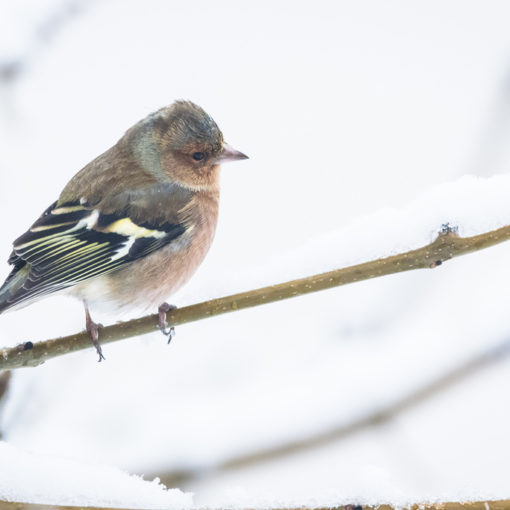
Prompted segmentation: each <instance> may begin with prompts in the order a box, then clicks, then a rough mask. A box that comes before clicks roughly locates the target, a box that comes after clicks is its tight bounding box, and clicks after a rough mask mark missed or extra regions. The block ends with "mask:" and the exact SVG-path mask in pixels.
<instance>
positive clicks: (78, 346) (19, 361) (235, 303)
mask: <svg viewBox="0 0 510 510" xmlns="http://www.w3.org/2000/svg"><path fill="white" fill-rule="evenodd" d="M509 239H510V225H507V226H504V227H501V228H499V229H497V230H492V231H490V232H486V233H483V234H479V235H477V236H472V237H459V236H458V235H457V231H456V229H452V228H451V227H449V226H448V225H447V224H446V225H443V227H442V229H441V231H440V232H439V235H438V236H437V238H436V240H435V241H434V242H432V243H430V244H428V245H427V246H423V247H422V248H419V249H417V250H411V251H408V252H405V253H400V254H398V255H393V256H391V257H386V258H382V259H377V260H374V261H371V262H365V263H363V264H357V265H354V266H349V267H346V268H343V269H336V270H334V271H329V272H327V273H321V274H317V275H313V276H308V277H306V278H300V279H298V280H292V281H289V282H285V283H280V284H278V285H271V286H269V287H263V288H260V289H255V290H251V291H247V292H241V293H239V294H233V295H231V296H227V297H222V298H217V299H212V300H210V301H204V302H202V303H197V304H194V305H190V306H185V307H183V308H177V309H175V310H171V311H169V312H168V313H167V321H168V323H169V324H171V325H173V326H179V325H180V324H185V323H187V322H193V321H198V320H201V319H207V318H209V317H214V316H215V315H221V314H224V313H228V312H235V311H238V310H242V309H244V308H251V307H253V306H259V305H264V304H267V303H272V302H273V301H279V300H282V299H287V298H291V297H296V296H301V295H303V294H308V293H310V292H317V291H319V290H325V289H330V288H332V287H338V286H340V285H346V284H348V283H354V282H358V281H362V280H368V279H371V278H377V277H380V276H385V275H389V274H395V273H401V272H403V271H411V270H413V269H424V268H434V267H437V266H439V265H441V264H442V263H443V262H445V261H446V260H449V259H451V258H453V257H458V256H460V255H466V254H467V253H471V252H473V251H478V250H482V249H484V248H488V247H490V246H493V245H495V244H498V243H501V242H503V241H507V240H509ZM157 329H158V316H157V315H156V314H154V315H148V316H146V317H142V318H140V319H134V320H131V321H129V322H120V323H118V324H115V325H112V326H108V327H105V328H102V329H101V330H100V342H101V344H103V345H104V344H107V343H110V342H115V341H117V340H123V339H125V338H130V337H133V336H138V335H144V334H147V333H152V332H154V331H156V330H157ZM89 347H91V342H90V337H89V335H88V333H86V332H82V333H77V334H75V335H69V336H65V337H60V338H55V339H51V340H45V341H42V342H37V343H35V344H33V343H32V342H25V343H23V344H20V345H18V346H15V347H6V348H4V349H0V370H7V369H13V368H20V367H26V366H37V365H40V364H41V363H43V362H44V361H46V360H48V359H51V358H55V357H57V356H61V355H63V354H68V353H71V352H75V351H79V350H82V349H87V348H89Z"/></svg>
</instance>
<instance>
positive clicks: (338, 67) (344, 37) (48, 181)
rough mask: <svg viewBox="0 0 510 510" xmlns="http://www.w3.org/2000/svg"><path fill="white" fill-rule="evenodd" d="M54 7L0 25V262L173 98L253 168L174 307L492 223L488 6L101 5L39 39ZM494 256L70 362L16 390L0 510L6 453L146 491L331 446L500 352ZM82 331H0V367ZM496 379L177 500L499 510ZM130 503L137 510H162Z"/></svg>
mask: <svg viewBox="0 0 510 510" xmlns="http://www.w3.org/2000/svg"><path fill="white" fill-rule="evenodd" d="M68 3H69V2H66V1H64V0H46V1H45V2H35V1H33V2H29V1H23V2H17V3H16V6H12V7H11V6H9V7H8V6H4V10H5V11H6V12H7V15H2V16H1V17H0V18H1V21H0V23H4V24H5V27H1V26H0V34H1V39H0V69H1V68H2V67H1V65H2V62H4V63H5V62H16V61H17V60H19V59H21V61H22V62H23V65H22V66H19V69H20V70H19V74H15V75H14V76H13V77H11V78H10V79H4V80H3V81H1V82H0V212H2V214H3V217H4V221H3V222H2V234H3V235H2V236H1V239H0V254H1V253H4V256H5V258H7V256H8V254H9V250H10V244H11V241H12V239H14V238H15V237H16V236H17V235H19V234H20V233H21V232H22V231H23V230H24V229H26V227H27V226H29V225H30V223H31V222H32V221H33V220H34V219H35V218H36V216H37V215H38V214H39V213H40V212H41V211H42V210H44V209H45V208H46V207H47V206H48V205H49V204H50V203H51V202H52V201H53V200H54V199H55V198H56V195H57V193H58V192H59V190H60V189H61V187H62V186H63V185H64V184H65V182H66V181H67V180H68V179H69V178H70V177H71V175H72V174H73V173H74V172H75V171H77V170H78V169H79V168H81V167H82V166H83V165H84V164H86V163H87V162H88V161H89V160H90V159H92V158H93V157H95V156H96V155H97V154H99V153H100V152H101V151H103V150H104V149H106V148H107V147H109V146H110V145H111V144H113V143H114V142H115V141H116V140H117V139H118V138H119V137H120V136H121V134H122V133H123V132H124V131H125V130H126V129H127V128H128V127H129V126H130V125H131V124H132V123H134V122H135V121H137V120H138V119H139V118H141V117H142V116H144V115H146V114H147V113H149V112H150V111H152V110H154V109H156V108H159V107H160V106H162V105H165V104H168V103H170V102H172V101H173V100H174V99H176V98H188V99H191V100H193V101H195V102H197V103H198V104H200V105H202V106H203V107H204V108H205V109H206V110H207V111H208V112H209V113H211V115H212V116H213V117H214V118H215V120H216V121H217V122H218V124H219V125H220V127H221V128H222V130H223V132H224V135H225V138H226V139H227V140H228V142H229V143H231V144H232V145H233V146H235V147H236V148H238V149H240V150H242V151H243V152H246V153H247V154H248V155H249V156H250V160H248V161H246V162H242V163H238V164H235V165H229V166H228V167H226V168H225V170H224V172H223V179H222V183H223V196H222V207H221V217H220V224H219V228H218V234H217V238H216V240H215V243H214V246H213V249H212V251H211V253H210V256H209V257H208V259H207V261H206V263H205V264H204V265H203V267H202V268H201V269H200V270H199V272H198V273H197V275H196V277H195V278H194V280H193V281H192V282H191V283H190V285H189V287H188V288H186V289H184V290H183V291H182V292H181V293H180V295H178V296H175V298H174V299H173V301H174V302H175V304H177V305H182V304H185V303H189V302H193V301H195V300H198V299H201V298H204V297H210V296H218V295H222V294H223V293H226V292H230V291H234V290H247V289H249V288H252V287H253V286H258V285H263V284H266V283H272V282H279V281H283V280H285V279H286V278H287V277H292V276H295V275H298V274H307V273H308V272H314V271H316V270H317V271H320V270H324V269H327V268H332V267H336V266H337V264H338V267H341V266H343V265H346V264H351V263H356V262H358V261H361V260H369V259H370V258H371V257H373V256H380V255H385V254H388V253H396V252H398V251H401V250H405V249H408V248H412V247H416V246H419V245H420V244H424V243H426V242H428V241H430V240H431V239H432V238H433V236H434V233H435V231H436V229H437V228H439V227H440V225H441V223H443V222H445V221H449V222H451V223H452V224H457V225H459V227H460V229H461V233H462V234H463V235H471V234H474V233H477V232H481V231H484V230H486V229H489V228H493V227H494V226H499V225H502V224H506V223H508V222H509V220H510V207H509V206H508V205H507V200H506V197H507V196H509V192H510V178H509V177H508V176H507V175H505V173H506V172H507V170H508V168H510V144H509V143H508V142H507V141H506V140H508V136H509V134H510V100H509V98H510V96H509V93H508V80H507V79H508V76H509V74H510V67H509V56H510V33H509V31H508V27H507V20H508V17H509V15H510V7H509V5H508V4H507V3H506V2H503V1H501V2H497V1H491V2H484V3H483V4H482V3H480V2H461V1H446V2H445V1H441V2H439V1H431V2H427V3H419V2H407V1H391V2H376V1H368V0H367V1H358V2H354V1H353V2H347V1H344V2H333V1H330V2H326V1H319V2H315V3H314V4H313V6H311V5H310V4H307V3H304V2H293V3H292V4H291V3H287V2H277V3H274V2H272V3H270V2H257V3H253V4H250V5H243V4H242V3H239V2H227V1H220V2H211V3H208V2H195V3H184V4H183V3H182V2H181V3H176V2H163V1H161V2H158V1H156V0H146V1H145V2H143V4H141V3H139V2H134V1H128V2H121V1H118V0H117V1H106V0H105V1H96V2H88V3H87V2H81V3H80V2H75V4H76V5H77V6H81V8H80V9H78V11H77V12H76V13H74V14H72V13H71V14H70V15H66V16H63V17H62V18H59V16H58V15H57V14H58V13H59V12H61V9H62V6H64V5H68ZM55 13H57V14H55ZM48 18H51V19H60V20H61V21H60V22H59V23H56V24H55V23H54V24H53V25H51V26H53V27H54V28H55V27H56V28H55V30H54V32H52V36H51V37H46V38H42V39H41V38H40V37H39V36H38V35H37V34H39V33H40V32H41V30H40V29H38V28H37V27H41V26H44V23H45V21H46V20H47V19H48ZM43 32H44V31H43ZM0 74H1V73H0ZM465 174H471V177H463V176H464V175H465ZM494 174H502V175H497V176H495V177H492V178H490V176H491V175H494ZM482 178H483V179H482ZM509 258H510V244H508V243H507V244H503V245H499V246H496V247H494V248H491V249H489V250H486V251H484V252H480V253H475V254H472V255H469V256H466V257H463V258H459V259H456V260H454V261H451V262H449V263H448V264H445V265H444V266H442V267H440V268H437V269H435V270H434V271H421V272H415V273H407V274H401V275H396V276H391V277H385V278H382V279H377V280H372V281H367V282H361V283H359V284H356V285H350V286H347V287H342V288H338V289H334V290H330V291H326V292H323V293H320V294H315V295H310V296H307V297H302V298H299V299H295V300H290V301H287V302H282V303H277V304H272V305H267V306H264V307H261V308H258V309H252V310H247V311H244V312H240V313H235V314H229V315H228V316H224V317H217V318H215V319H211V320H208V321H202V322H199V323H194V324H189V325H186V326H182V327H180V328H178V331H177V337H176V339H175V340H174V342H173V343H172V344H171V346H170V347H168V346H167V345H166V344H165V342H164V339H163V338H162V337H160V335H148V336H145V337H143V338H140V339H132V340H129V341H125V342H121V343H118V344H116V345H108V346H106V347H105V355H106V357H107V361H106V362H105V363H101V364H98V363H96V357H95V354H94V353H93V351H92V349H91V350H90V351H86V352H81V353H77V354H73V355H70V356H66V357H63V358H60V359H57V360H54V361H51V362H48V363H46V364H45V365H43V366H41V367H38V368H36V369H24V370H19V371H16V372H15V374H14V377H13V381H12V386H11V388H10V392H9V396H8V400H7V402H6V404H5V407H4V409H3V414H2V415H1V422H0V425H1V430H2V432H3V434H4V437H3V439H4V440H5V441H6V442H7V444H6V445H4V444H2V445H0V446H1V447H0V489H1V488H2V487H5V486H6V485H5V480H7V476H8V475H9V473H11V474H12V468H11V467H10V464H9V463H7V462H6V459H7V458H8V455H12V456H16V457H17V458H18V457H19V458H23V459H28V460H26V462H27V465H32V463H33V464H34V465H37V464H38V463H39V462H40V461H39V460H33V461H32V460H30V459H32V458H33V459H41V458H42V459H46V458H47V457H46V456H50V457H51V458H58V459H60V460H59V461H58V462H69V463H75V464H73V465H79V466H83V465H86V466H87V465H95V466H96V465H97V466H104V465H108V466H116V467H117V468H119V469H122V470H124V471H127V472H130V473H137V474H140V475H141V474H150V475H154V474H161V475H163V474H164V473H167V472H170V471H173V470H179V469H195V468H196V469H199V468H201V467H204V466H210V465H214V463H216V462H220V461H222V460H225V459H228V458H230V457H231V456H233V455H239V454H241V453H242V452H251V451H254V450H257V449H259V448H265V447H268V446H270V445H277V444H281V443H283V442H285V441H286V440H288V439H290V438H299V437H308V436H310V435H313V434H314V433H316V432H320V431H322V430H324V429H327V428H329V427H332V426H335V425H336V424H339V423H348V422H350V421H351V420H352V419H354V418H355V417H357V416H359V415H360V414H363V413H365V412H369V411H370V410H371V409H374V408H375V407H379V406H381V405H384V404H385V403H387V402H390V401H392V400H393V399H395V398H398V396H399V395H403V394H406V393H407V392H408V391H410V390H412V389H413V388H418V387H419V386H420V385H421V384H423V383H425V382H426V381H429V380H431V379H433V378H434V377H435V376H437V375H439V374H441V373H443V372H444V371H446V370H448V369H449V368H450V367H454V366H456V364H457V363H458V362H460V361H461V360H463V359H466V358H467V357H469V356H471V355H473V354H475V353H477V352H480V351H482V350H483V349H484V348H486V347H488V346H490V345H492V344H495V343H497V342H499V341H501V340H502V339H504V338H505V337H506V336H508V335H509V334H510V320H509V314H508V292H507V282H508V281H510V265H509V264H508V263H507V261H508V260H509ZM7 272H8V268H7V265H5V266H4V268H3V273H2V274H1V275H0V276H4V275H6V274H7ZM101 319H102V320H104V321H105V322H114V321H115V320H116V318H104V319H103V318H101ZM81 328H83V317H82V310H81V306H80V304H79V303H75V302H73V301H70V300H68V299H66V298H60V297H58V298H51V299H48V300H46V301H43V302H41V303H40V304H36V305H33V306H31V307H30V308H27V309H25V310H21V311H19V312H15V313H12V314H7V315H5V316H2V317H1V318H0V332H1V334H2V338H3V339H4V340H3V341H2V343H3V345H12V344H15V343H17V342H19V341H22V340H28V339H30V340H35V339H42V338H50V337H53V336H56V335H61V334H66V333H71V332H75V331H76V330H78V329H81ZM509 368H510V363H509V362H501V363H499V364H495V365H494V366H493V368H491V369H490V370H485V371H483V372H481V373H479V374H478V375H476V376H473V377H472V378H471V379H469V380H468V381H466V382H464V383H462V384H459V385H457V386H455V387H453V388H451V389H449V390H448V391H445V392H444V393H442V394H441V395H440V396H438V397H437V398H435V399H433V400H430V401H428V402H427V403H426V404H423V405H421V406H420V407H417V408H415V409H413V410H411V411H408V412H406V413H404V414H401V415H399V416H397V417H396V418H395V419H393V420H392V421H390V422H389V423H386V424H385V425H384V426H380V427H374V428H372V429H370V430H368V431H364V432H363V433H360V434H357V435H354V436H352V437H351V438H349V439H346V440H345V441H338V442H335V443H333V444H330V445H328V446H327V447H323V448H317V449H314V450H312V451H306V452H303V453H301V454H298V455H295V456H292V457H289V458H286V459H282V460H279V461H274V462H271V463H266V464H262V465H259V466H256V467H253V468H246V469H243V470H238V471H236V472H229V473H223V474H222V473H219V474H210V475H208V476H204V477H202V478H197V479H195V480H193V481H190V482H187V483H186V484H185V485H184V486H181V487H180V488H181V489H182V490H184V491H186V492H188V491H191V492H193V493H194V494H195V495H194V498H193V504H194V505H198V506H216V507H218V506H226V505H230V506H233V507H248V506H249V507H255V506H264V505H265V506H284V505H285V506H287V505H306V504H331V503H336V504H339V503H342V502H353V501H355V502H372V503H378V502H387V501H391V502H395V503H403V502H409V501H424V500H438V499H450V500H451V499H455V500H459V499H463V500H465V499H469V498H481V499H495V498H508V497H510V486H509V484H508V467H507V465H508V455H509V453H510V450H509V447H508V439H507V436H508V429H509V426H510V413H509V411H508V405H507V403H508V387H509V384H510V371H509ZM9 452H10V453H9ZM13 452H18V453H13ZM30 455H33V456H34V457H28V456H30ZM25 456H27V457H25ZM9 458H10V457H9ZM12 458H14V457H12ZM62 459H63V460H62ZM41 462H42V461H41ZM65 466H66V464H64V467H62V468H61V469H63V470H65ZM34 469H35V468H34ZM68 469H71V468H68ZM77 469H81V468H77ZM84 469H85V468H84ZM98 469H99V468H98ZM101 469H103V468H101ZM104 469H106V468H104ZM108 469H109V468H108ZM112 469H113V468H112ZM84 473H85V471H84ZM34 476H35V475H34ZM51 476H54V478H57V477H58V471H57V472H56V473H55V474H54V475H53V474H52V475H51ZM88 476H89V475H88V474H84V475H83V477H84V485H83V486H81V487H82V488H80V490H77V491H76V494H75V495H76V496H78V495H79V494H81V492H80V491H82V490H83V491H85V492H86V489H84V488H86V487H87V485H86V483H85V482H86V480H87V479H89V478H88ZM91 476H92V475H91ZM115 476H117V475H115ZM118 476H119V477H120V476H121V475H120V474H119V475H118ZM50 478H51V477H50ZM90 480H92V479H90ZM90 480H89V481H90ZM123 480H125V479H123ZM135 480H137V481H136V482H133V484H135V483H139V482H140V479H135ZM2 483H3V485H2ZM119 483H120V482H119ZM126 483H129V482H126ZM140 483H141V482H140ZM145 484H147V485H150V488H147V486H146V485H145ZM143 486H144V487H145V488H144V489H143V490H147V496H146V499H145V500H144V501H145V504H146V506H148V507H149V506H152V507H154V508H156V507H158V505H159V504H160V503H157V502H155V500H151V499H150V498H159V497H161V498H166V497H167V495H165V494H166V493H164V492H163V491H162V489H161V487H159V486H157V484H152V485H151V484H150V482H145V483H144V484H143ZM133 490H136V488H135V486H134V485H133ZM140 490H142V489H141V488H140ZM149 492H150V495H149ZM0 494H3V495H4V496H5V494H6V493H5V492H3V493H2V492H0ZM26 495H27V500H30V501H35V499H32V498H31V497H30V496H31V494H29V493H28V492H27V494H26ZM110 496H111V494H110ZM110 496H105V500H104V501H107V498H108V497H110ZM179 497H182V498H184V499H182V501H181V503H177V504H182V505H184V504H190V500H189V499H188V496H187V495H183V494H181V495H180V496H179ZM162 500H163V499H162ZM162 500H161V501H162ZM98 501H99V500H97V501H96V503H94V504H99V503H98ZM116 501H120V500H116ZM130 501H132V504H136V501H141V500H136V499H133V500H128V499H123V500H122V503H120V502H119V503H118V504H119V505H122V506H129V505H130ZM76 502H77V503H78V500H76ZM105 504H106V503H105ZM168 505H170V503H168Z"/></svg>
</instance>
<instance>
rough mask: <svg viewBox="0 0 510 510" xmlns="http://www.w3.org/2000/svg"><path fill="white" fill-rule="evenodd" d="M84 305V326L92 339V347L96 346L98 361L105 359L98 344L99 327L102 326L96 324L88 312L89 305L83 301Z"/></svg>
mask: <svg viewBox="0 0 510 510" xmlns="http://www.w3.org/2000/svg"><path fill="white" fill-rule="evenodd" d="M83 304H84V305H85V327H86V329H87V331H88V333H89V335H90V339H91V340H92V343H93V344H94V347H95V348H96V351H97V353H98V354H99V359H98V361H101V360H103V359H106V358H105V357H104V356H103V351H102V350H101V346H100V345H99V328H102V327H103V326H102V325H101V324H96V323H95V322H94V321H93V320H92V317H91V316H90V313H89V307H88V306H87V304H86V303H85V302H84V303H83Z"/></svg>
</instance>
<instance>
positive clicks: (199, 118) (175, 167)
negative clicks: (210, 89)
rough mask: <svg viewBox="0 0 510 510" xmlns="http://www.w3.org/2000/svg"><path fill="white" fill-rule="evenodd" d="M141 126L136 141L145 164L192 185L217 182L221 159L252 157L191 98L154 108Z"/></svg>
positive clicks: (162, 175) (206, 185)
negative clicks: (236, 146)
mask: <svg viewBox="0 0 510 510" xmlns="http://www.w3.org/2000/svg"><path fill="white" fill-rule="evenodd" d="M135 127H136V126H135ZM140 128H141V130H142V136H141V137H140V138H139V139H138V142H135V143H136V149H137V152H138V154H139V155H141V156H142V160H145V161H144V162H143V164H144V166H145V167H148V166H151V167H152V169H151V171H153V172H157V173H159V174H160V175H159V177H166V178H170V179H172V180H174V181H177V182H178V183H180V184H182V185H183V186H186V187H189V188H191V189H207V188H211V187H215V186H217V185H218V177H219V166H220V164H221V163H226V162H228V161H236V160H240V159H247V158H248V156H246V155H244V154H243V153H242V152H239V151H237V150H235V149H234V148H232V147H231V146H230V145H228V144H227V143H226V142H225V141H224V140H223V134H222V133H221V131H220V129H219V128H218V126H217V125H216V122H214V120H213V119H212V118H211V117H210V116H209V115H208V114H207V113H206V112H205V111H204V110H203V109H202V108H200V106H197V105H196V104H194V103H192V102H190V101H176V102H175V103H173V104H172V105H170V106H167V107H165V108H162V109H161V110H158V111H157V112H154V113H153V114H151V115H149V116H148V117H147V118H146V119H144V120H143V121H142V122H141V123H140ZM156 160H158V161H156Z"/></svg>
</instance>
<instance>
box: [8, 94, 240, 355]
mask: <svg viewBox="0 0 510 510" xmlns="http://www.w3.org/2000/svg"><path fill="white" fill-rule="evenodd" d="M239 159H246V156H245V155H244V154H242V153H241V152H239V151H236V150H234V149H232V148H231V147H230V146H229V145H228V144H226V143H225V142H224V140H223V135H222V133H221V131H220V130H219V128H218V126H217V125H216V123H215V122H214V121H213V119H212V118H211V117H210V116H209V115H207V113H205V112H204V110H202V109H201V108H200V107H199V106H197V105H195V104H193V103H191V102H188V101H177V102H175V103H174V104H172V105H171V106H169V107H166V108H162V109H161V110H158V111H157V112H155V113H152V114H150V115H149V116H147V117H146V118H145V119H143V120H141V121H140V122H138V123H137V124H135V125H134V126H133V127H132V128H130V129H129V130H128V131H127V132H126V134H125V135H124V136H123V137H122V138H121V139H120V140H119V141H118V142H117V143H116V144H115V145H114V146H113V147H112V148H110V149H109V150H107V151H106V152H105V153H104V154H102V155H100V156H99V157H98V158H96V159H95V160H93V161H92V162H90V163H89V164H88V165H87V166H85V167H84V168H83V169H82V170H80V171H79V172H78V173H77V174H76V175H75V176H74V177H73V178H72V179H71V180H70V181H69V183H68V184H67V185H66V186H65V188H64V190H63V191H62V193H61V195H60V197H59V199H58V200H57V201H56V202H55V203H54V204H52V205H51V206H50V207H49V208H48V209H47V210H46V211H45V212H44V213H43V215H42V216H41V217H40V218H39V219H38V220H37V221H36V222H35V223H34V225H32V227H31V228H30V230H28V231H27V232H26V233H25V234H23V235H22V236H21V237H20V238H18V239H17V240H16V241H15V242H14V247H13V252H12V254H11V256H10V258H9V263H10V264H12V265H13V266H14V267H13V270H12V272H11V274H10V275H9V276H8V278H7V280H6V281H5V283H4V284H3V286H2V288H0V312H3V311H5V310H8V309H10V308H15V307H20V306H24V305H26V304H29V303H30V302H31V301H33V300H35V299H38V298H39V297H42V296H44V295H47V294H50V293H53V292H57V291H61V290H64V289H66V290H67V292H69V293H70V294H72V295H74V296H76V297H78V298H79V299H81V300H82V301H83V302H84V304H85V311H86V325H87V330H88V331H89V332H90V334H91V338H92V341H93V343H94V345H95V346H96V348H97V351H98V353H99V355H100V358H99V360H101V358H103V356H102V352H101V348H100V346H99V343H98V327H97V325H96V324H95V323H94V322H93V321H92V319H91V317H90V314H89V311H88V305H89V304H90V305H92V306H97V307H100V308H104V307H105V306H109V307H111V306H113V307H114V308H125V307H135V308H138V309H140V308H145V309H148V308H151V307H156V306H158V305H159V310H160V327H161V328H162V329H163V330H166V328H165V323H164V317H165V315H164V311H165V310H167V309H168V305H167V304H166V303H165V302H164V301H165V299H166V298H167V297H168V296H170V295H171V294H172V293H174V292H175V291H176V290H177V289H178V288H180V287H181V286H182V285H183V284H185V283H186V282H187V281H188V279H189V278H190V277H191V276H192V274H193V273H194V272H195V270H196V269H197V267H198V266H199V265H200V263H201V262H202V260H203V259H204V257H205V255H206V254H207V251H208V250H209V247H210V245H211V242H212V240H213V237H214V232H215V229H216V222H217V218H218V201H219V192H220V190H219V172H220V164H221V163H223V162H227V161H234V160H239ZM167 333H168V331H167Z"/></svg>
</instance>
